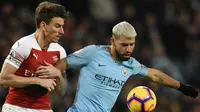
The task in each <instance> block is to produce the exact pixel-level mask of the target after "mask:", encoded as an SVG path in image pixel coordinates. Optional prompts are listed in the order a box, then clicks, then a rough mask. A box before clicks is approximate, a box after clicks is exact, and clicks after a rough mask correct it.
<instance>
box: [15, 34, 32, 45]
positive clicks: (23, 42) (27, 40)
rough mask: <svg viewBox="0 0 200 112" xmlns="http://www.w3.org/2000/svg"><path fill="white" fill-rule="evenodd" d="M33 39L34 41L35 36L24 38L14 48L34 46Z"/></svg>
mask: <svg viewBox="0 0 200 112" xmlns="http://www.w3.org/2000/svg"><path fill="white" fill-rule="evenodd" d="M33 39H34V34H30V35H27V36H23V37H21V38H20V39H19V40H17V41H16V42H15V43H14V45H13V47H20V46H21V47H23V48H27V47H28V46H30V45H32V44H31V43H32V42H33Z"/></svg>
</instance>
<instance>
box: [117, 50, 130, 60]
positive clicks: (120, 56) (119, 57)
mask: <svg viewBox="0 0 200 112" xmlns="http://www.w3.org/2000/svg"><path fill="white" fill-rule="evenodd" d="M115 52H116V54H117V57H118V59H119V60H120V61H128V60H129V59H130V58H124V57H123V55H121V54H120V53H119V52H118V51H117V49H116V47H115Z"/></svg>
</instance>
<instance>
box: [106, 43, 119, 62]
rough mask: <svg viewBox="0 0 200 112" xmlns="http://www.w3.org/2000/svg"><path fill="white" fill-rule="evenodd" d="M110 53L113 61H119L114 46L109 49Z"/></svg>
mask: <svg viewBox="0 0 200 112" xmlns="http://www.w3.org/2000/svg"><path fill="white" fill-rule="evenodd" d="M108 51H109V53H110V55H111V57H112V59H113V60H114V61H117V60H118V58H117V54H116V52H115V50H114V48H113V46H112V45H111V46H109V47H108Z"/></svg>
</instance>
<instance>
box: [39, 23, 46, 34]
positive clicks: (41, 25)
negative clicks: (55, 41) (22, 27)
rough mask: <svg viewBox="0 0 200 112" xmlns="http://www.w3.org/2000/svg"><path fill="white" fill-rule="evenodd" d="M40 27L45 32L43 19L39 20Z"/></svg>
mask: <svg viewBox="0 0 200 112" xmlns="http://www.w3.org/2000/svg"><path fill="white" fill-rule="evenodd" d="M40 28H41V29H42V31H44V32H46V23H45V22H44V21H42V22H40Z"/></svg>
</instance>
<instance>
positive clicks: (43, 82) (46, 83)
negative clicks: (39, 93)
mask: <svg viewBox="0 0 200 112" xmlns="http://www.w3.org/2000/svg"><path fill="white" fill-rule="evenodd" d="M39 85H40V86H42V87H44V88H46V89H47V90H48V91H50V92H51V91H53V90H54V89H55V87H56V79H39Z"/></svg>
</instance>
